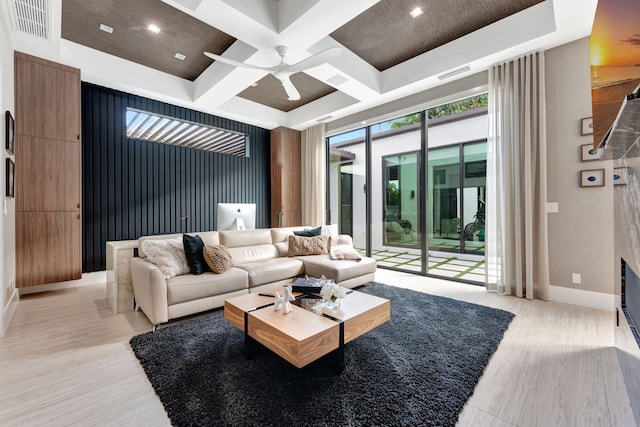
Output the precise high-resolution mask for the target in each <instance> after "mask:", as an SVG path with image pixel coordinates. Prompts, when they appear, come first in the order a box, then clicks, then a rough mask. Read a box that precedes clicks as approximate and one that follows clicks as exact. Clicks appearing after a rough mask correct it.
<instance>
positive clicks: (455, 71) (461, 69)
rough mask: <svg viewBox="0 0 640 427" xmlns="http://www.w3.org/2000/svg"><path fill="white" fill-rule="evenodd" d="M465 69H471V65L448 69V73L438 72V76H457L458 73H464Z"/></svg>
mask: <svg viewBox="0 0 640 427" xmlns="http://www.w3.org/2000/svg"><path fill="white" fill-rule="evenodd" d="M467 71H471V67H470V66H468V65H465V66H464V67H462V68H458V69H457V70H453V71H449V72H448V73H444V74H440V75H439V76H438V78H439V79H440V80H446V79H450V78H451V77H454V76H457V75H458V74H462V73H466V72H467Z"/></svg>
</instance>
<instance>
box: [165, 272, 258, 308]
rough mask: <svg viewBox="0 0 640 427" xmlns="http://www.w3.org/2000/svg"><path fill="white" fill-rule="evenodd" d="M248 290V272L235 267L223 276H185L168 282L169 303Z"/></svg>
mask: <svg viewBox="0 0 640 427" xmlns="http://www.w3.org/2000/svg"><path fill="white" fill-rule="evenodd" d="M247 288H248V280H247V272H246V271H244V270H241V269H239V268H235V267H231V268H230V269H229V270H227V271H225V272H224V273H221V274H214V273H211V272H208V273H203V274H201V275H199V276H193V275H191V274H184V275H182V276H176V277H172V278H170V279H168V280H167V303H168V304H169V305H173V304H179V303H182V302H186V301H193V300H196V299H199V298H206V297H210V296H215V295H222V294H226V293H229V292H235V291H239V290H242V289H247Z"/></svg>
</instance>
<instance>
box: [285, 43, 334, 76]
mask: <svg viewBox="0 0 640 427" xmlns="http://www.w3.org/2000/svg"><path fill="white" fill-rule="evenodd" d="M341 53H342V48H340V47H330V48H329V49H327V50H323V51H322V52H318V53H316V54H315V55H312V56H310V57H308V58H307V59H303V60H302V61H300V62H296V63H295V64H293V65H291V66H290V67H289V68H287V69H286V71H287V72H289V73H296V72H298V71H303V70H308V69H309V68H313V67H317V66H319V65H322V64H326V63H327V62H331V61H333V60H334V59H336V58H337V57H338V56H340V54H341Z"/></svg>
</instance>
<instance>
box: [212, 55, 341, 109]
mask: <svg viewBox="0 0 640 427" xmlns="http://www.w3.org/2000/svg"><path fill="white" fill-rule="evenodd" d="M276 52H278V55H280V63H279V64H278V65H275V66H273V67H259V66H257V65H251V64H245V63H243V62H238V61H234V60H233V59H228V58H225V57H222V56H220V55H216V54H213V53H209V52H205V53H204V54H205V55H206V56H208V57H209V58H211V59H214V60H216V61H220V62H224V63H225V64H229V65H234V66H236V67H244V68H251V69H254V70H263V71H268V72H270V73H271V74H273V76H274V77H276V78H277V79H278V80H280V82H282V87H284V90H285V92H287V96H288V98H287V99H288V100H289V101H297V100H299V99H300V93H299V92H298V90H297V89H296V87H295V86H294V85H293V83H291V80H290V79H289V77H290V76H291V75H292V74H294V73H297V72H299V71H304V70H308V69H310V68H314V67H317V66H319V65H322V64H326V63H327V62H331V61H333V60H334V59H335V58H337V57H338V56H339V55H340V53H342V48H339V47H331V48H329V49H326V50H323V51H322V52H318V53H316V54H315V55H312V56H310V57H308V58H307V59H303V60H302V61H300V62H297V63H295V64H293V65H289V64H287V63H286V62H285V61H284V57H285V56H287V52H289V48H288V47H286V46H276Z"/></svg>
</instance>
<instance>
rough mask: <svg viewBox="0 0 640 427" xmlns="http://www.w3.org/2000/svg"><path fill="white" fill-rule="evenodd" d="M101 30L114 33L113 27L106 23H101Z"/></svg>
mask: <svg viewBox="0 0 640 427" xmlns="http://www.w3.org/2000/svg"><path fill="white" fill-rule="evenodd" d="M100 30H102V31H104V32H105V33H109V34H111V33H113V28H111V27H110V26H108V25H104V24H100Z"/></svg>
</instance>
